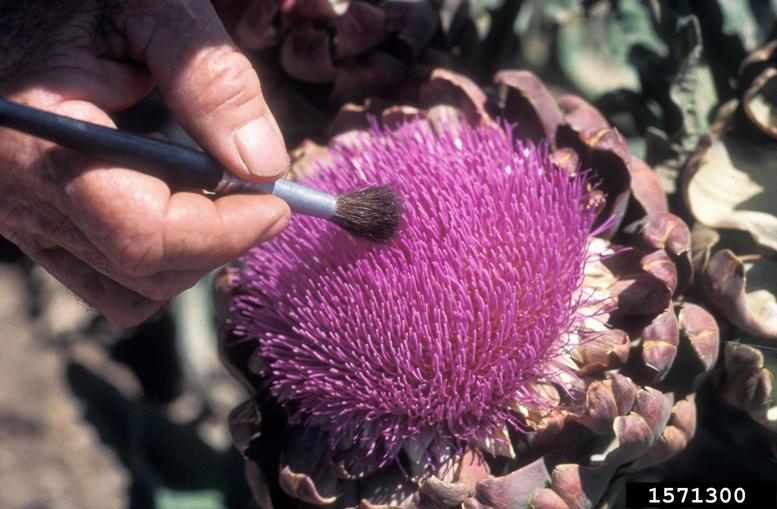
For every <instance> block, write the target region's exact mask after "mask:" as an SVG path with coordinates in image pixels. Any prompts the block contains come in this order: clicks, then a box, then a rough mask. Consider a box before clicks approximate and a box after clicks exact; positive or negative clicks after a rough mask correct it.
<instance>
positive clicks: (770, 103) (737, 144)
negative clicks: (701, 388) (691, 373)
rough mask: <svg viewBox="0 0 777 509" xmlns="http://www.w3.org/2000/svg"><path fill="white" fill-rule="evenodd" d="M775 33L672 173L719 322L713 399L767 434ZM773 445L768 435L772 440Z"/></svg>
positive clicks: (776, 360) (775, 421)
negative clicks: (722, 336)
mask: <svg viewBox="0 0 777 509" xmlns="http://www.w3.org/2000/svg"><path fill="white" fill-rule="evenodd" d="M776 50H777V41H772V42H770V43H768V44H766V45H765V46H763V47H762V48H760V49H758V50H756V51H754V52H752V53H751V54H750V56H748V57H747V58H746V59H745V60H744V61H743V62H742V65H741V67H740V71H739V93H738V96H737V97H736V98H735V99H732V100H731V101H729V102H728V103H726V104H724V105H723V106H722V107H721V108H720V110H719V111H718V115H717V119H716V121H715V123H714V124H713V125H712V127H711V128H710V130H709V132H708V133H707V134H706V135H705V136H704V137H703V138H702V139H701V141H700V143H699V145H698V147H697V148H696V150H695V152H694V154H693V156H692V157H691V158H690V160H689V161H688V163H687V166H686V168H685V171H684V173H683V178H682V181H681V183H682V185H681V188H682V193H683V197H684V202H685V205H686V206H687V208H688V211H689V212H690V214H691V216H692V217H693V219H694V220H695V221H696V225H695V226H694V232H693V238H694V242H693V244H694V249H693V252H694V257H695V258H696V267H697V270H698V273H699V275H700V283H701V284H702V285H703V287H702V288H701V289H702V290H703V292H702V293H703V294H704V295H705V297H706V299H707V301H708V302H709V304H710V306H711V308H713V309H714V310H715V311H716V312H717V313H718V314H719V316H720V318H721V320H722V321H723V322H724V323H725V324H726V333H727V336H728V337H730V338H731V340H732V341H731V342H730V343H727V344H726V348H725V349H724V359H723V362H722V365H721V369H720V370H718V372H717V373H716V376H715V380H716V382H717V384H718V386H719V387H720V390H721V394H722V396H723V398H724V399H725V400H726V401H727V402H729V403H731V404H733V405H734V406H737V407H739V408H742V409H744V410H746V411H747V412H748V413H750V415H751V416H752V417H754V418H755V419H756V420H757V421H758V422H760V423H762V424H763V425H765V426H766V427H767V428H768V429H770V430H771V431H772V432H777V402H776V401H775V398H774V394H773V383H774V377H775V375H777V278H775V274H777V257H776V256H775V253H776V252H777V207H776V206H775V202H774V199H773V196H774V192H775V191H777V188H775V183H776V182H777V181H776V180H775V179H774V176H773V175H771V173H772V166H773V161H774V157H775V155H777V129H776V128H775V125H774V111H775V107H777V106H776V104H777V103H776V101H777V95H775V90H777V88H775V87H776V86H777V53H775V51H776ZM773 440H775V443H777V436H775V437H774V438H773Z"/></svg>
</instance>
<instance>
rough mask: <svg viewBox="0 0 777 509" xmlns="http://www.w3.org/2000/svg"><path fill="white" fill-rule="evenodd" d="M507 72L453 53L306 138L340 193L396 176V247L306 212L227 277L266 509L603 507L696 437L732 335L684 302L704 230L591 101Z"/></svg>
mask: <svg viewBox="0 0 777 509" xmlns="http://www.w3.org/2000/svg"><path fill="white" fill-rule="evenodd" d="M494 81H495V83H494V92H495V93H494V94H486V93H484V91H483V90H482V89H481V88H480V87H478V86H477V85H476V84H475V83H474V82H472V81H471V80H469V79H467V78H466V77H464V76H461V75H457V74H455V73H451V72H450V71H444V70H435V71H434V72H433V73H432V75H431V78H430V80H429V82H428V83H427V84H426V85H425V86H423V87H422V90H423V91H424V94H422V95H424V97H425V99H423V98H420V99H419V101H417V102H413V103H412V104H393V105H392V104H389V105H384V106H383V107H382V106H381V105H380V104H379V103H378V102H377V101H376V102H372V101H370V102H369V104H367V103H365V104H364V105H348V106H345V107H343V109H342V110H341V111H340V113H339V114H338V116H337V118H335V119H334V121H333V127H332V132H333V133H334V134H335V135H336V137H335V138H334V139H333V140H332V141H331V143H330V144H329V145H328V146H326V147H324V146H317V145H315V144H312V143H306V144H303V145H302V146H300V147H299V148H298V149H297V150H295V151H294V153H293V160H294V168H293V174H294V175H295V176H296V177H297V178H302V179H305V180H306V181H307V182H308V183H309V184H312V185H314V186H317V187H320V188H322V189H326V190H329V191H331V192H335V193H340V192H345V191H352V190H354V189H358V188H361V187H364V186H366V185H371V184H390V185H393V186H394V187H395V188H396V189H397V190H398V192H399V193H400V194H401V195H402V196H403V197H404V199H405V208H406V217H405V223H404V224H403V226H402V229H401V230H400V233H399V236H398V237H397V238H396V239H395V240H394V241H393V242H391V243H388V244H385V245H373V244H370V243H367V242H364V241H360V240H356V239H353V238H351V237H349V236H348V235H347V234H345V233H344V232H342V231H340V230H339V229H337V228H336V227H331V226H330V225H328V224H327V223H326V222H321V221H316V220H314V219H307V218H296V219H295V221H294V223H293V224H292V225H291V226H290V227H289V228H288V229H287V231H286V232H285V233H284V234H282V235H281V236H280V237H279V238H277V239H276V240H274V241H273V242H272V243H270V244H264V245H262V246H259V247H256V248H255V249H254V250H252V251H251V252H250V253H248V254H247V255H246V256H244V257H243V258H242V259H241V260H240V261H238V262H237V263H236V264H234V265H232V266H230V267H228V268H227V269H226V270H225V271H224V272H223V273H222V275H221V276H220V277H218V278H217V279H216V281H215V290H216V303H217V310H218V312H219V315H220V317H221V319H222V320H224V321H222V324H223V325H224V327H223V328H222V330H221V332H222V335H221V347H222V355H223V360H224V361H225V365H226V366H227V367H228V368H229V369H231V371H232V373H233V374H234V375H235V376H237V377H238V378H240V379H241V380H243V381H244V382H246V383H247V385H248V386H249V388H250V389H251V390H252V392H253V394H252V397H251V398H250V399H249V400H248V401H246V402H245V403H243V404H242V405H240V406H239V407H237V408H236V409H235V410H234V411H233V412H232V414H231V415H230V419H229V421H230V429H231V432H232V436H233V439H234V441H235V444H236V446H237V447H238V449H239V450H240V452H241V453H242V454H243V457H244V458H245V460H246V472H247V479H248V480H249V483H250V484H251V487H252V490H253V493H254V496H255V498H256V501H257V503H258V504H259V506H260V507H262V509H277V508H293V507H310V505H309V504H314V505H319V506H320V505H325V506H327V507H332V508H352V507H358V508H359V509H419V508H424V509H433V508H439V509H450V508H452V507H462V508H466V509H478V508H488V509H513V508H529V507H531V508H534V509H546V508H554V509H555V508H566V507H578V508H590V507H593V506H594V505H597V504H599V503H600V502H602V501H605V503H609V504H612V503H613V500H614V499H613V498H612V497H613V493H615V494H617V493H616V492H617V484H613V482H612V481H613V480H614V479H621V478H622V477H623V476H624V475H628V474H630V473H632V472H637V471H639V470H640V469H644V468H647V467H649V466H652V465H656V464H657V463H660V462H662V461H665V460H666V459H668V458H670V457H672V456H673V455H675V454H677V453H678V452H680V451H681V450H683V448H684V447H685V445H686V443H687V442H688V440H689V439H690V438H691V437H692V436H693V434H694V426H695V420H696V415H695V404H694V392H695V391H696V389H697V388H698V387H699V384H700V383H701V382H702V381H703V380H704V378H705V376H706V375H707V374H708V373H709V371H710V369H711V368H712V366H713V365H714V364H715V361H716V359H717V351H718V330H717V326H716V324H715V320H714V319H713V318H712V316H711V315H710V314H709V313H707V312H706V311H705V310H704V309H703V308H701V307H700V306H696V305H693V304H690V303H687V302H686V303H682V304H677V303H675V300H674V299H675V298H677V297H679V296H680V295H682V293H683V292H684V290H685V289H686V288H688V286H689V285H690V284H691V281H692V274H693V266H692V262H691V257H690V231H689V229H688V227H687V225H686V224H685V223H684V222H683V221H682V220H681V219H680V218H678V217H677V216H674V215H672V214H671V213H669V211H668V203H667V199H666V195H665V194H664V192H663V191H662V189H661V186H660V184H659V180H658V177H657V175H656V173H655V172H654V171H653V170H652V169H651V168H650V167H649V166H648V165H647V164H645V163H644V162H642V161H641V160H639V159H637V158H635V157H633V156H632V155H631V154H630V152H629V149H628V145H627V143H626V140H625V139H624V138H623V137H622V136H621V135H620V134H618V133H617V131H615V130H614V129H613V128H611V127H610V126H609V125H608V124H607V122H606V120H605V119H604V117H602V115H601V114H600V113H599V112H598V111H597V110H596V109H595V108H594V107H593V106H591V105H590V104H588V103H587V102H585V101H584V100H582V99H580V98H578V97H573V96H564V97H561V98H559V99H558V100H557V99H556V98H554V97H553V96H552V95H551V94H550V92H549V91H548V90H547V88H545V86H544V85H543V84H542V82H541V81H540V80H539V79H538V78H537V77H536V76H534V75H533V74H531V73H529V72H526V71H519V70H506V71H502V72H500V73H498V74H497V75H496V76H495V79H494ZM370 113H371V114H373V115H375V116H376V117H377V118H378V119H379V122H380V123H381V125H382V127H381V128H380V129H378V128H376V126H375V125H374V124H373V126H372V128H371V129H370V128H369V126H368V123H367V121H366V119H367V115H368V114H370ZM494 117H498V118H504V119H507V122H510V123H511V124H510V125H513V124H514V125H515V128H514V129H512V132H511V133H510V132H508V131H509V130H507V129H505V124H499V123H495V122H493V121H492V120H491V118H494ZM457 118H463V119H466V124H463V123H460V122H457V121H456V120H455V119H457ZM472 126H477V127H472ZM392 130H394V131H393V132H392ZM513 138H518V139H520V140H524V141H519V142H517V143H513V141H512V139H513ZM528 140H532V142H529V141H528ZM543 140H545V141H543ZM551 161H552V162H553V163H551ZM580 168H583V169H587V168H590V169H591V171H590V172H588V173H581V172H580ZM586 171H587V170H586ZM594 182H595V183H596V185H595V186H593V185H592V183H594ZM597 214H598V215H599V216H600V217H601V218H610V219H608V220H607V221H606V222H604V223H603V224H601V226H598V227H597V226H593V227H592V225H593V223H594V219H595V216H597ZM600 221H601V219H600ZM592 228H593V231H592ZM616 240H617V243H615V241H616Z"/></svg>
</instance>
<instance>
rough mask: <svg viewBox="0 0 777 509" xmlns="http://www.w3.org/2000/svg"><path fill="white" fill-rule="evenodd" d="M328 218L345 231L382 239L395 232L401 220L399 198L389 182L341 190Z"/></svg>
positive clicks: (373, 238) (370, 238) (391, 235)
mask: <svg viewBox="0 0 777 509" xmlns="http://www.w3.org/2000/svg"><path fill="white" fill-rule="evenodd" d="M331 221H332V222H333V223H335V224H336V225H338V226H340V227H341V228H343V229H344V230H345V231H347V232H349V233H351V234H352V235H355V236H357V237H361V238H363V239H367V240H371V241H373V242H385V241H387V240H390V239H391V238H392V237H394V235H396V233H397V230H398V229H399V224H400V222H401V221H402V200H401V199H400V198H399V196H398V195H397V193H396V192H394V190H393V189H391V187H389V186H375V187H368V188H365V189H361V190H359V191H354V192H353V193H348V194H341V195H340V196H338V197H337V208H336V209H335V215H334V216H333V217H332V219H331Z"/></svg>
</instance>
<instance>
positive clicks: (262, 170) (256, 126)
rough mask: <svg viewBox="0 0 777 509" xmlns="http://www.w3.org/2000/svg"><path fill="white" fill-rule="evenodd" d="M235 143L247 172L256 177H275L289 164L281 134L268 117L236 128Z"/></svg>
mask: <svg viewBox="0 0 777 509" xmlns="http://www.w3.org/2000/svg"><path fill="white" fill-rule="evenodd" d="M235 144H236V145H237V150H238V152H239V153H240V157H241V158H242V159H243V163H245V165H246V167H247V168H248V172H249V173H251V174H252V175H256V176H257V177H277V176H278V175H280V174H282V173H283V172H284V171H285V170H286V167H287V166H288V165H289V155H288V154H287V153H286V145H285V144H284V143H283V136H281V132H280V130H278V126H277V125H276V124H275V122H274V121H273V120H272V118H270V117H267V116H263V117H259V118H257V119H255V120H252V121H251V122H249V123H247V124H246V125H244V126H243V127H241V128H240V129H238V130H237V132H236V133H235Z"/></svg>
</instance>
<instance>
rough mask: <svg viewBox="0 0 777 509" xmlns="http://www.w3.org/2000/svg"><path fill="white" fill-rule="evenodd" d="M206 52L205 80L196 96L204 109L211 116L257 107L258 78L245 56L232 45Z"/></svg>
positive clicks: (259, 91) (259, 93) (258, 94)
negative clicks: (231, 46) (217, 113)
mask: <svg viewBox="0 0 777 509" xmlns="http://www.w3.org/2000/svg"><path fill="white" fill-rule="evenodd" d="M207 53H208V54H207V56H206V57H205V58H207V61H206V62H204V63H203V66H204V67H205V76H206V77H205V83H204V86H203V87H202V92H201V93H200V95H199V96H198V101H199V104H200V107H201V108H202V110H203V112H204V113H206V114H208V115H211V114H214V113H216V112H219V111H236V110H240V109H244V108H247V107H253V106H257V107H258V106H260V104H261V103H260V102H259V101H260V97H261V90H260V87H259V80H258V78H257V77H256V73H255V72H254V69H253V67H252V66H251V63H250V62H249V61H248V59H247V58H246V57H245V56H244V55H242V54H241V53H239V52H238V51H237V50H236V49H234V48H224V49H215V50H210V51H209V52H207Z"/></svg>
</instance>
